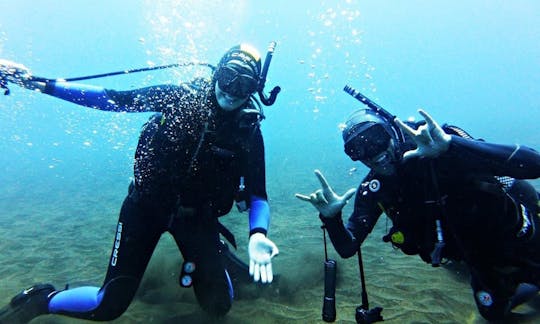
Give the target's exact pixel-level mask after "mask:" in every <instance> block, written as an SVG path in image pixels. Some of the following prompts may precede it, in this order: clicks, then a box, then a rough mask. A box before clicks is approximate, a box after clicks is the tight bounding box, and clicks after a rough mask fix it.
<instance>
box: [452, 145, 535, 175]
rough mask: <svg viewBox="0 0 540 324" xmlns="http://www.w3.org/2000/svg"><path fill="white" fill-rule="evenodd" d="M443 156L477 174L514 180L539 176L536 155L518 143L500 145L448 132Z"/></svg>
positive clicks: (530, 149)
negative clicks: (446, 146) (448, 139)
mask: <svg viewBox="0 0 540 324" xmlns="http://www.w3.org/2000/svg"><path fill="white" fill-rule="evenodd" d="M445 155H447V156H450V157H452V158H453V159H455V160H457V161H461V162H463V163H462V164H463V167H464V168H467V169H470V170H471V171H477V172H480V173H485V172H486V171H487V172H490V173H491V174H492V175H496V176H509V177H512V178H516V179H536V178H538V177H540V154H539V153H538V152H537V151H536V150H534V149H532V148H529V147H526V146H521V145H501V144H493V143H487V142H483V141H478V140H471V139H466V138H462V137H459V136H455V135H452V140H451V142H450V148H449V149H448V151H447V152H446V153H445Z"/></svg>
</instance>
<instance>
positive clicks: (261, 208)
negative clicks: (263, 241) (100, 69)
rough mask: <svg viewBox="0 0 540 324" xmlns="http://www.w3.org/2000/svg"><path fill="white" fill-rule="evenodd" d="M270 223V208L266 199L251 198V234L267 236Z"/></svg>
mask: <svg viewBox="0 0 540 324" xmlns="http://www.w3.org/2000/svg"><path fill="white" fill-rule="evenodd" d="M269 223H270V207H269V206H268V202H267V201H266V199H263V198H261V197H258V196H251V207H250V209H249V233H250V235H251V234H253V233H256V232H259V233H263V234H265V235H266V232H267V231H268V224H269Z"/></svg>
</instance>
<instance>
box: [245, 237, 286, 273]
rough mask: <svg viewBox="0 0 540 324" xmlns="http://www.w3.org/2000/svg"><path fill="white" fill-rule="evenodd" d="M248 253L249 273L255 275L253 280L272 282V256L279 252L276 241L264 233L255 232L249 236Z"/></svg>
mask: <svg viewBox="0 0 540 324" xmlns="http://www.w3.org/2000/svg"><path fill="white" fill-rule="evenodd" d="M248 253H249V275H250V276H252V277H253V281H255V282H257V281H259V280H260V281H261V282H262V283H271V282H272V280H274V274H273V273H272V258H273V257H274V256H276V255H277V254H278V253H279V250H278V248H277V246H276V245H275V244H274V242H272V241H270V240H269V239H268V238H267V237H266V236H264V234H263V233H253V234H252V235H251V236H250V237H249V244H248Z"/></svg>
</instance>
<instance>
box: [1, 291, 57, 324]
mask: <svg viewBox="0 0 540 324" xmlns="http://www.w3.org/2000/svg"><path fill="white" fill-rule="evenodd" d="M55 293H56V290H55V289H54V287H53V286H52V285H49V284H39V285H35V286H32V287H30V288H28V289H25V290H23V291H22V292H20V293H19V294H18V295H16V296H15V297H13V298H12V299H11V302H10V303H9V304H8V305H7V306H5V307H4V308H2V309H0V324H8V323H9V324H18V323H27V322H29V321H30V320H31V319H33V318H34V317H36V316H39V315H42V314H48V313H49V299H50V298H51V297H52V296H53V295H54V294H55Z"/></svg>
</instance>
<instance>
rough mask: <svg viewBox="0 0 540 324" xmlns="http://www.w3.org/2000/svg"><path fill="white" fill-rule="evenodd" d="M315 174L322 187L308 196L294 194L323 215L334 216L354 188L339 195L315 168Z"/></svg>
mask: <svg viewBox="0 0 540 324" xmlns="http://www.w3.org/2000/svg"><path fill="white" fill-rule="evenodd" d="M315 175H316V176H317V178H318V179H319V181H320V183H321V186H322V189H319V190H317V191H315V192H314V193H312V194H311V195H309V196H306V195H302V194H298V193H297V194H295V196H296V197H297V198H298V199H300V200H303V201H309V202H310V203H311V204H312V205H313V206H314V207H315V208H316V209H317V210H318V211H319V213H320V214H321V215H322V216H323V217H325V218H332V217H336V215H337V214H338V213H339V212H340V211H341V210H342V209H343V207H344V206H345V205H346V204H347V202H348V201H349V199H351V197H352V196H353V195H354V193H355V192H356V189H354V188H352V189H349V190H347V192H346V193H345V194H344V195H343V196H339V195H338V194H336V193H335V192H334V190H332V187H330V185H329V184H328V181H326V179H325V178H324V176H323V174H322V173H321V171H319V170H315Z"/></svg>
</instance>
